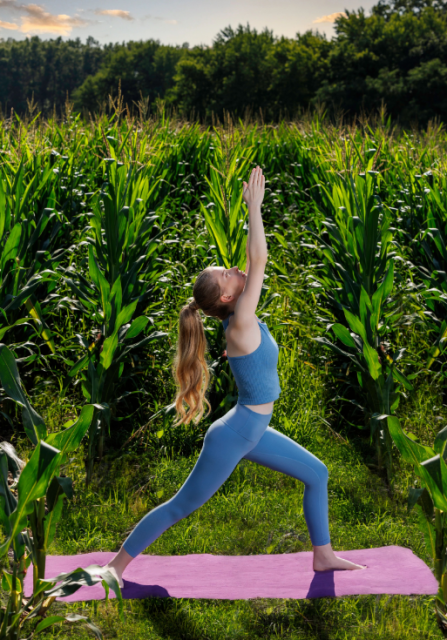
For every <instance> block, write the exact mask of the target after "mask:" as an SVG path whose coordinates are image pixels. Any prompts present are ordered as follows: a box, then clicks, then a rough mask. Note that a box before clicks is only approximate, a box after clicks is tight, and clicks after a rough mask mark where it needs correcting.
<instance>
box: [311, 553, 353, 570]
mask: <svg viewBox="0 0 447 640" xmlns="http://www.w3.org/2000/svg"><path fill="white" fill-rule="evenodd" d="M313 568H314V571H330V570H331V569H351V570H352V569H366V566H364V565H362V564H355V563H354V562H349V560H344V559H343V558H339V557H338V556H334V559H333V560H332V561H331V560H327V561H324V560H323V561H321V560H315V558H314V567H313Z"/></svg>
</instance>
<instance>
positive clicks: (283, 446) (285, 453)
mask: <svg viewBox="0 0 447 640" xmlns="http://www.w3.org/2000/svg"><path fill="white" fill-rule="evenodd" d="M272 414H273V412H272V413H270V414H268V415H264V414H260V413H256V412H255V411H252V410H251V409H249V408H248V407H246V406H245V405H242V404H236V405H235V406H234V407H233V408H232V409H230V411H228V412H227V413H226V414H225V415H224V416H223V417H222V418H219V419H218V420H216V421H215V422H213V424H212V425H211V426H210V428H209V429H208V431H207V432H206V434H205V438H204V440H203V447H202V451H201V452H200V455H199V457H198V460H197V462H196V464H195V466H194V468H193V470H192V471H191V473H190V474H189V476H188V477H187V479H186V481H185V483H184V484H183V486H182V487H181V488H180V489H179V490H178V492H177V493H176V494H175V495H174V496H173V497H172V498H171V499H170V500H168V501H167V502H164V503H163V504H160V505H158V507H155V508H154V509H152V511H150V512H149V513H148V514H147V515H145V516H144V518H143V519H142V520H140V522H139V523H138V524H137V526H136V527H135V529H134V530H133V531H132V533H131V534H130V535H129V537H128V538H127V540H126V541H125V542H124V549H125V550H126V551H127V553H128V554H129V555H131V556H132V557H133V558H135V556H137V555H138V554H139V553H141V552H142V551H143V550H144V549H146V547H148V546H149V545H150V544H152V542H153V541H154V540H156V539H157V538H158V537H159V536H160V535H161V534H162V533H163V532H164V531H166V529H169V527H171V526H172V525H173V524H175V523H176V522H178V521H179V520H181V519H182V518H186V516H188V515H189V514H190V513H192V512H193V511H195V510H196V509H198V508H199V507H200V506H202V504H204V503H205V502H206V501H207V500H209V499H210V498H211V496H212V495H213V494H214V493H215V492H216V491H217V490H218V489H219V487H220V486H222V484H223V483H224V482H225V480H226V479H227V478H228V477H229V476H230V475H231V473H232V471H233V470H234V469H235V468H236V466H237V464H238V462H239V461H240V460H241V459H242V458H246V459H247V460H251V461H252V462H257V463H258V464H262V465H264V466H265V467H269V469H274V470H275V471H281V472H282V473H286V474H287V475H289V476H292V477H293V478H297V479H298V480H301V482H304V485H305V489H304V498H303V510H304V517H305V519H306V524H307V528H308V529H309V535H310V539H311V541H312V544H313V545H323V544H328V543H329V542H330V536H329V524H328V496H327V480H328V470H327V467H326V465H324V464H323V463H322V462H321V461H320V460H319V459H318V458H316V457H315V456H314V455H313V454H312V453H310V452H309V451H306V449H304V448H303V447H302V446H301V445H299V444H298V443H297V442H295V441H294V440H292V439H291V438H288V437H287V436H285V435H283V434H282V433H279V432H278V431H275V429H272V428H271V427H269V426H268V424H269V422H270V418H271V417H272Z"/></svg>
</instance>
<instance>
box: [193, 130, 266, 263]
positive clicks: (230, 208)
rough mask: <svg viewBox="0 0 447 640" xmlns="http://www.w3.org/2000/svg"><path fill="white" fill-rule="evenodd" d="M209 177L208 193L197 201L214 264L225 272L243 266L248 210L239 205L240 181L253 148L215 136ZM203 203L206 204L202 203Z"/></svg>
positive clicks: (240, 202) (222, 136)
mask: <svg viewBox="0 0 447 640" xmlns="http://www.w3.org/2000/svg"><path fill="white" fill-rule="evenodd" d="M215 145H216V147H215V150H214V151H215V155H214V160H213V163H212V165H211V167H210V177H209V178H208V177H207V176H205V180H206V182H207V184H208V189H209V192H208V193H207V194H205V195H204V196H203V197H202V199H203V200H204V202H201V203H200V205H201V210H202V212H203V215H204V218H205V224H206V228H207V230H208V233H209V235H210V238H211V241H212V242H213V245H214V247H215V253H216V257H217V263H218V265H219V266H223V267H225V268H227V269H229V268H230V267H232V266H234V265H236V264H237V265H240V266H239V268H240V269H244V267H245V265H246V234H245V231H244V225H245V223H246V221H247V217H248V211H247V209H246V207H245V206H243V188H242V180H243V179H244V178H245V179H246V181H248V177H247V174H248V173H249V169H250V163H251V160H252V158H253V156H254V149H253V148H245V149H243V148H242V146H241V145H240V144H236V143H235V144H234V145H233V146H230V143H229V142H228V141H227V140H226V139H225V137H224V135H223V134H222V135H221V136H216V141H215ZM205 203H206V204H205Z"/></svg>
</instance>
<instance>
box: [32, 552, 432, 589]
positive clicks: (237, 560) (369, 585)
mask: <svg viewBox="0 0 447 640" xmlns="http://www.w3.org/2000/svg"><path fill="white" fill-rule="evenodd" d="M336 553H337V555H338V556H340V557H341V558H346V559H347V560H351V561H352V562H355V563H357V564H363V565H367V569H362V570H355V571H346V570H336V571H324V572H315V571H313V570H312V557H313V553H312V551H303V552H300V553H288V554H277V555H275V554H271V555H253V556H217V555H211V554H208V553H204V554H190V555H186V556H151V555H140V556H139V557H138V558H136V559H135V560H134V561H133V562H131V564H130V565H129V566H128V567H127V569H126V570H125V572H124V574H123V580H124V589H122V594H123V598H148V597H151V596H157V597H159V598H163V597H172V598H217V599H229V600H239V599H241V600H242V599H243V600H247V599H249V598H295V599H299V598H323V597H339V596H352V595H361V594H376V593H389V594H393V593H400V594H403V595H419V594H436V593H437V590H438V584H437V581H436V579H435V577H434V575H433V573H432V571H431V570H430V568H429V567H428V566H427V565H426V564H425V562H423V560H421V559H420V558H418V557H417V556H416V555H414V553H413V552H412V551H411V549H406V548H404V547H398V546H394V545H393V546H389V547H379V548H377V549H355V550H352V551H337V552H336ZM114 555H115V554H114V553H109V552H100V551H99V552H96V553H86V554H83V555H77V556H49V557H48V558H47V570H46V575H45V577H46V578H51V577H54V576H56V575H58V574H59V573H61V572H63V571H65V572H67V571H72V570H73V569H77V568H78V567H84V568H85V567H88V566H89V565H92V564H99V565H104V564H106V563H107V562H108V561H109V559H110V558H112V557H113V556H114ZM31 574H32V572H31V571H28V573H27V575H26V578H25V596H26V597H28V596H30V595H31V593H32V588H33V587H32V575H31ZM104 597H105V593H104V588H103V586H102V585H101V583H98V584H96V585H93V586H91V587H81V588H80V589H79V590H78V591H76V592H75V593H74V594H73V595H71V596H68V597H67V598H62V600H63V601H65V602H75V601H79V600H102V599H103V598H104ZM109 597H110V598H114V597H115V594H114V593H113V591H112V590H111V591H110V596H109Z"/></svg>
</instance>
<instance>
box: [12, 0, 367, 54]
mask: <svg viewBox="0 0 447 640" xmlns="http://www.w3.org/2000/svg"><path fill="white" fill-rule="evenodd" d="M95 2H96V4H95ZM374 4H376V0H363V1H362V2H359V0H310V1H309V0H226V2H222V0H151V1H149V2H141V1H139V0H89V1H87V0H46V2H44V3H39V4H28V3H26V2H21V1H20V0H0V38H3V39H7V38H14V39H16V40H22V39H23V38H26V37H30V36H33V35H38V36H40V37H41V38H43V39H47V38H56V37H58V36H61V37H62V38H63V39H64V40H66V39H69V38H77V37H79V38H80V39H81V40H82V41H83V42H85V40H86V38H87V37H88V36H93V37H94V38H95V39H96V40H98V41H99V42H100V43H101V44H105V43H108V42H124V41H128V40H149V39H154V40H159V41H160V43H161V44H166V45H183V44H185V43H188V44H189V46H190V47H193V46H195V45H206V46H212V44H213V40H214V38H215V37H216V35H217V34H218V33H219V31H221V29H224V28H225V27H227V26H231V27H233V29H236V28H237V26H238V25H239V24H242V25H244V26H246V25H247V24H248V25H250V27H251V28H252V29H256V30H257V31H258V33H259V32H261V31H263V30H264V29H265V28H268V29H269V30H271V31H273V35H274V36H286V37H287V38H294V37H295V36H296V34H297V33H304V31H307V30H308V29H312V30H318V31H319V32H320V33H325V34H326V35H327V37H328V38H331V37H332V36H333V35H334V34H335V32H334V27H333V22H334V19H335V17H336V16H337V15H339V14H340V13H342V12H343V11H344V10H350V11H352V10H357V9H359V8H360V7H363V8H364V9H365V11H366V12H367V14H368V13H369V9H370V8H371V7H372V6H373V5H374Z"/></svg>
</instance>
